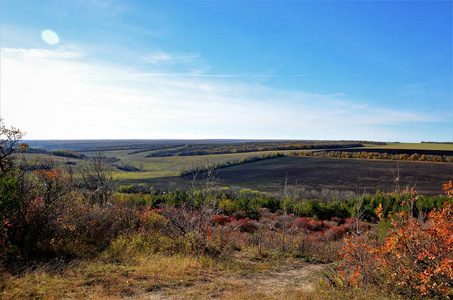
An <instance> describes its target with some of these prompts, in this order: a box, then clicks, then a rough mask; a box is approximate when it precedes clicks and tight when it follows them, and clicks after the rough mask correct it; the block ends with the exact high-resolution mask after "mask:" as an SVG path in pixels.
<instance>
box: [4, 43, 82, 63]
mask: <svg viewBox="0 0 453 300" xmlns="http://www.w3.org/2000/svg"><path fill="white" fill-rule="evenodd" d="M1 51H2V55H5V56H6V57H15V58H16V59H27V60H31V61H33V60H37V59H76V58H81V57H83V56H85V53H84V52H83V51H82V50H81V49H80V48H79V47H77V46H76V45H65V46H59V47H57V48H56V49H22V48H2V49H1Z"/></svg>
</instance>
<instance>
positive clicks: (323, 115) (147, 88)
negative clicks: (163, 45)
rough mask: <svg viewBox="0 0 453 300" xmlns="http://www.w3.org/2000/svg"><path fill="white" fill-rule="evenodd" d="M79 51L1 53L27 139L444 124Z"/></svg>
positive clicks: (377, 130) (348, 132)
mask: <svg viewBox="0 0 453 300" xmlns="http://www.w3.org/2000/svg"><path fill="white" fill-rule="evenodd" d="M77 49H78V48H77V47H76V46H73V47H72V48H69V49H68V48H57V49H55V50H42V49H29V50H25V49H2V57H1V58H2V65H1V69H2V70H1V71H2V81H1V97H2V105H3V109H2V114H3V117H4V118H5V119H6V121H7V122H8V123H10V124H13V125H15V126H16V127H19V128H21V129H23V130H25V131H27V132H28V136H27V137H28V138H30V139H33V138H286V139H289V138H293V139H294V138H301V139H345V138H352V139H381V140H382V139H395V140H396V139H399V140H404V138H403V137H404V136H403V135H402V134H403V131H401V132H399V133H398V131H395V132H397V134H401V135H400V136H397V135H396V133H395V132H394V133H393V135H390V133H389V130H386V129H385V128H386V126H391V125H396V126H405V125H407V124H411V123H414V122H418V123H419V122H433V120H436V121H440V122H441V121H446V119H445V117H442V116H445V115H440V116H437V118H433V116H432V115H426V114H422V113H416V112H411V111H409V110H405V111H400V110H397V109H389V108H377V107H373V106H372V105H371V104H367V103H366V102H365V101H363V102H360V101H351V100H348V99H347V98H348V96H347V95H344V94H342V93H336V94H321V93H320V94H314V93H305V92H301V91H291V90H281V89H274V88H269V87H266V86H264V85H261V84H256V83H248V82H244V81H242V80H240V78H236V77H238V76H237V75H233V76H227V75H209V74H205V73H202V74H191V75H190V76H187V74H178V73H172V74H165V73H163V74H162V73H157V72H156V73H149V74H143V73H139V72H137V71H136V70H133V69H131V68H129V67H128V68H126V67H121V66H116V65H111V64H105V63H102V62H86V61H85V60H84V59H83V60H82V59H81V58H82V57H84V56H83V55H84V54H83V51H78V50H77ZM173 58H174V57H173ZM163 59H164V60H165V59H166V58H163ZM244 76H246V75H244ZM383 128H384V129H383ZM384 133H385V134H387V135H384ZM406 136H407V133H406Z"/></svg>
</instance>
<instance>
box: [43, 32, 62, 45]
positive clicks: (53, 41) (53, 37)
mask: <svg viewBox="0 0 453 300" xmlns="http://www.w3.org/2000/svg"><path fill="white" fill-rule="evenodd" d="M41 38H42V39H43V41H44V42H46V43H47V44H49V45H57V44H58V43H59V42H60V38H59V37H58V34H57V33H56V32H55V31H53V30H50V29H46V30H43V31H42V32H41Z"/></svg>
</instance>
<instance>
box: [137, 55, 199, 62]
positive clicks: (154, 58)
mask: <svg viewBox="0 0 453 300" xmlns="http://www.w3.org/2000/svg"><path fill="white" fill-rule="evenodd" d="M199 59H200V55H199V54H196V53H164V52H157V53H152V54H148V55H145V56H143V57H142V59H141V62H142V63H148V64H174V63H193V62H195V61H196V60H199Z"/></svg>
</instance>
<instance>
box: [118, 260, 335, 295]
mask: <svg viewBox="0 0 453 300" xmlns="http://www.w3.org/2000/svg"><path fill="white" fill-rule="evenodd" d="M326 268H327V265H326V264H317V263H307V262H304V261H295V262H292V263H291V264H290V265H283V266H281V267H278V268H276V269H274V270H271V271H261V272H254V273H250V274H233V275H231V274H230V275H220V276H218V277H212V276H211V277H201V278H200V279H199V280H198V281H196V282H193V283H192V284H189V285H182V286H178V287H175V288H172V289H168V290H157V291H150V292H146V293H143V294H136V295H134V296H133V297H130V298H127V299H131V300H132V299H143V300H145V299H147V300H161V299H172V300H179V299H283V298H282V297H284V298H286V297H285V296H282V295H286V296H288V295H294V294H297V295H300V293H302V294H305V293H307V294H309V293H310V292H313V291H314V290H315V288H316V285H317V284H318V283H319V279H320V278H321V276H322V271H323V270H325V269H326ZM297 297H299V296H297ZM291 298H292V297H291Z"/></svg>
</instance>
